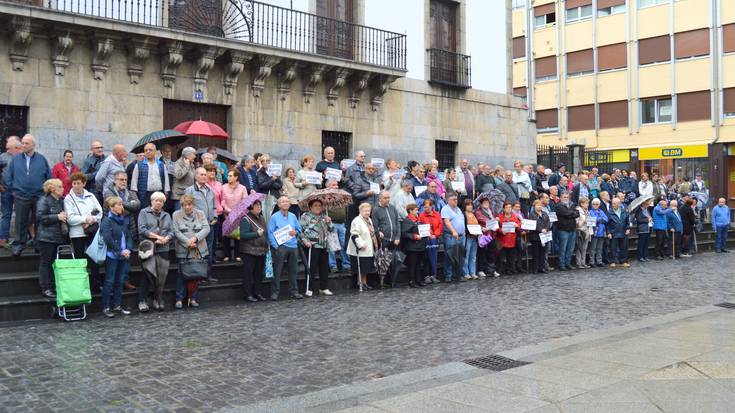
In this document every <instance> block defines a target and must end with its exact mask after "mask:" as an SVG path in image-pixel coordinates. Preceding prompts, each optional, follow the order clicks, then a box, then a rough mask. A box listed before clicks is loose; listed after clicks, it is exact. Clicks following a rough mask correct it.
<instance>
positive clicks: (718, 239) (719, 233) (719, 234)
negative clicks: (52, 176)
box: [3, 207, 729, 251]
mask: <svg viewBox="0 0 735 413" xmlns="http://www.w3.org/2000/svg"><path fill="white" fill-rule="evenodd" d="M3 208H5V207H3ZM728 228H729V227H728V226H722V227H716V228H715V251H722V250H724V249H727V230H728Z"/></svg>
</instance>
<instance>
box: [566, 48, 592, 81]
mask: <svg viewBox="0 0 735 413" xmlns="http://www.w3.org/2000/svg"><path fill="white" fill-rule="evenodd" d="M594 71H595V56H594V53H593V52H592V49H587V50H580V51H577V52H571V53H567V76H579V75H584V74H588V73H594Z"/></svg>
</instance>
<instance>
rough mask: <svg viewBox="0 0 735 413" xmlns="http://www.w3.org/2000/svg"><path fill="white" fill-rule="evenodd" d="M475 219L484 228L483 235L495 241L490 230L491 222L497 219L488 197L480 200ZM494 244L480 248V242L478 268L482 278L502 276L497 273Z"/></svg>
mask: <svg viewBox="0 0 735 413" xmlns="http://www.w3.org/2000/svg"><path fill="white" fill-rule="evenodd" d="M475 218H477V223H478V224H479V225H480V226H481V227H482V235H485V236H490V237H492V238H493V239H495V236H494V234H493V231H491V230H490V222H491V221H493V220H494V219H495V214H494V213H493V211H492V209H490V200H489V199H488V198H487V197H483V198H482V199H480V205H479V208H477V210H476V211H475ZM493 243H497V241H492V242H491V243H489V244H487V245H485V247H480V245H479V242H478V245H477V247H478V248H477V260H478V263H477V268H478V269H479V271H478V273H477V275H479V276H480V277H483V276H487V275H490V274H492V275H493V276H494V277H498V276H500V273H498V272H497V271H495V252H494V250H493Z"/></svg>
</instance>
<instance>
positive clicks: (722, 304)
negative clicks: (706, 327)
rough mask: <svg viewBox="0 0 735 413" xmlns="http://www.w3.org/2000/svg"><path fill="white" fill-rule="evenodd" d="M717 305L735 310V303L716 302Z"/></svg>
mask: <svg viewBox="0 0 735 413" xmlns="http://www.w3.org/2000/svg"><path fill="white" fill-rule="evenodd" d="M715 307H722V308H729V309H731V310H735V304H734V303H719V304H715Z"/></svg>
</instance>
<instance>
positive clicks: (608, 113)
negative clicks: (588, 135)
mask: <svg viewBox="0 0 735 413" xmlns="http://www.w3.org/2000/svg"><path fill="white" fill-rule="evenodd" d="M599 110H600V129H611V128H624V127H627V126H628V101H627V100H618V101H615V102H601V103H600V109H599Z"/></svg>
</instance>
